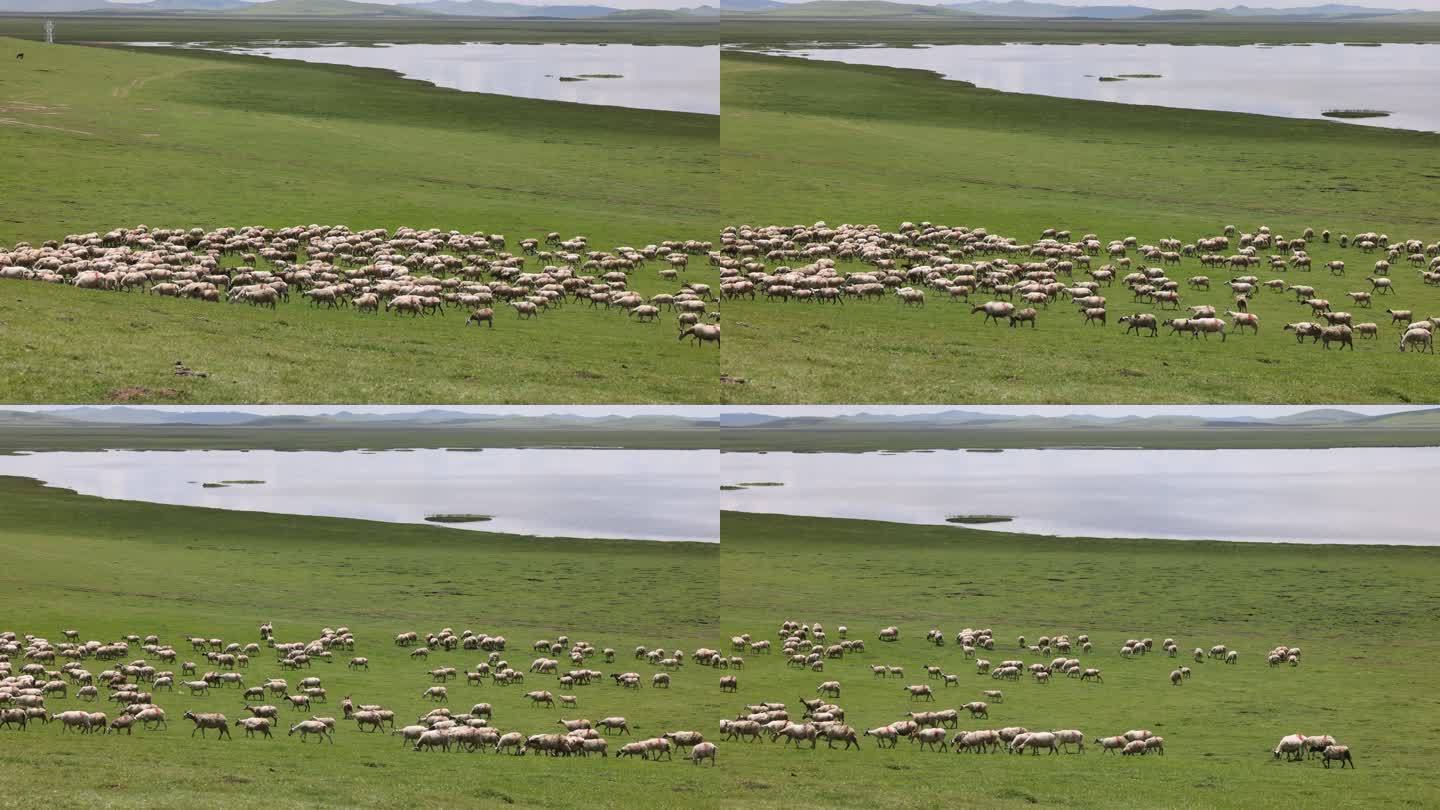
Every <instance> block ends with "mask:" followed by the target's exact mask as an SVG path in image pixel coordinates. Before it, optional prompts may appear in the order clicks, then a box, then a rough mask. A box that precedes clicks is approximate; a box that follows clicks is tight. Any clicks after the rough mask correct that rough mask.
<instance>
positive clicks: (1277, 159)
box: [721, 53, 1440, 404]
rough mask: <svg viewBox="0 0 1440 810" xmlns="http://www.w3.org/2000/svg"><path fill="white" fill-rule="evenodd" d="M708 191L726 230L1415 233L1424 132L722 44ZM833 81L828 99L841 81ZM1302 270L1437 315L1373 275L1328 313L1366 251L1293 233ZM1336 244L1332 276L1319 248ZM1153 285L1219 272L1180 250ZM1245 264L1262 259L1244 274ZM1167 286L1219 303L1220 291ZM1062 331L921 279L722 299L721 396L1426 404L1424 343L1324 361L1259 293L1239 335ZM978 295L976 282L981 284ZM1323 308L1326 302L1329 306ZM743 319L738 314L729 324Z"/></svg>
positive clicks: (1289, 308) (1436, 196) (1430, 209)
mask: <svg viewBox="0 0 1440 810" xmlns="http://www.w3.org/2000/svg"><path fill="white" fill-rule="evenodd" d="M721 75H722V105H723V108H724V111H725V114H724V116H723V122H722V125H721V149H722V154H723V160H724V169H723V172H722V174H723V177H724V181H723V185H722V199H721V205H722V207H723V211H724V217H725V219H726V221H728V222H731V223H737V224H738V223H749V224H753V225H761V224H793V223H813V222H815V221H816V220H822V219H823V220H825V221H827V222H829V223H831V224H838V223H842V222H862V223H871V222H873V223H877V224H879V225H881V226H882V227H885V228H889V229H893V228H895V227H897V226H898V224H899V223H900V222H901V221H903V220H910V221H921V220H931V221H934V222H943V223H947V224H963V225H968V226H970V227H981V226H984V227H987V228H989V229H990V230H991V232H994V233H1001V234H1005V235H1009V236H1016V237H1018V238H1020V239H1026V240H1028V239H1035V238H1038V237H1039V235H1040V233H1041V231H1042V230H1043V229H1044V228H1047V227H1064V228H1071V229H1072V230H1073V232H1074V233H1076V234H1083V233H1087V232H1094V233H1097V234H1099V235H1100V236H1101V237H1102V238H1104V239H1110V238H1119V237H1123V236H1129V235H1135V236H1137V237H1138V238H1139V239H1140V240H1141V241H1142V242H1153V241H1155V240H1158V239H1160V238H1163V237H1166V236H1177V237H1181V238H1184V239H1187V240H1192V239H1194V238H1195V237H1197V236H1201V235H1208V234H1212V233H1217V232H1219V229H1220V228H1222V227H1223V226H1225V225H1227V224H1235V225H1237V226H1239V227H1241V228H1256V227H1259V226H1260V225H1262V224H1266V225H1269V226H1270V227H1271V228H1273V229H1274V230H1275V231H1276V232H1277V233H1281V234H1287V235H1295V234H1298V233H1300V232H1301V231H1302V230H1303V229H1304V228H1306V227H1313V228H1315V229H1316V231H1317V232H1319V231H1320V230H1321V229H1323V228H1329V229H1331V230H1333V231H1334V232H1335V233H1336V234H1339V233H1344V232H1351V233H1355V232H1360V231H1363V230H1377V231H1382V232H1386V233H1389V234H1390V235H1391V236H1392V238H1408V237H1414V238H1424V239H1426V241H1427V242H1430V241H1433V240H1434V238H1435V234H1436V233H1437V230H1440V217H1437V216H1436V214H1435V212H1436V211H1437V210H1440V186H1437V185H1436V184H1435V183H1434V179H1435V177H1436V176H1440V175H1437V174H1436V172H1435V171H1434V170H1433V167H1431V163H1432V162H1433V161H1432V160H1431V155H1433V154H1434V152H1435V150H1436V148H1437V147H1440V135H1433V134H1423V133H1413V132H1401V131H1390V130H1381V129H1375V128H1371V127H1358V126H1354V125H1348V124H1341V123H1332V122H1325V121H1303V120H1293V119H1281V118H1269V117H1262V116H1252V115H1240V114H1228V113H1216V112H1203V111H1190V110H1179V109H1165V108H1156V107H1140V106H1128V105H1118V104H1108V103H1099V102H1089V101H1073V100H1066V99H1059V98H1046V97H1041V96H1033V95H1020V94H1008V93H1000V92H995V91H989V90H983V89H977V88H974V87H971V86H967V85H966V84H964V83H962V82H954V81H945V80H942V79H940V78H938V77H937V76H935V75H934V74H931V73H927V72H921V71H902V70H895V69H888V68H873V67H863V66H849V65H841V64H836V63H822V62H811V61H804V60H799V59H789V58H779V57H773V56H760V55H751V54H740V53H726V54H724V55H723V57H722V59H721ZM841 88H843V92H840V89H841ZM1310 252H1311V254H1312V256H1313V257H1314V260H1315V267H1316V272H1311V273H1304V272H1294V271H1292V272H1289V273H1288V274H1286V276H1287V277H1288V279H1289V280H1290V281H1291V282H1292V283H1296V284H1310V285H1312V286H1315V287H1316V288H1317V290H1318V291H1319V292H1320V293H1321V294H1322V296H1323V297H1327V298H1329V299H1331V300H1332V301H1336V302H1340V304H1343V305H1345V309H1346V310H1347V311H1351V312H1354V313H1356V315H1357V317H1356V320H1357V322H1358V321H1364V320H1375V321H1380V322H1382V323H1383V322H1384V321H1385V320H1386V319H1387V316H1386V315H1385V313H1384V311H1383V310H1384V308H1385V307H1394V308H1397V309H1402V308H1403V309H1414V310H1416V311H1417V317H1419V315H1418V313H1429V312H1440V288H1435V287H1425V286H1423V285H1422V284H1421V282H1420V279H1419V278H1418V275H1417V274H1416V273H1415V272H1414V271H1413V270H1411V269H1410V268H1409V267H1408V266H1406V267H1403V268H1396V269H1395V271H1394V272H1393V273H1392V275H1393V276H1394V278H1395V289H1396V295H1394V296H1384V297H1377V298H1376V301H1377V304H1376V306H1375V309H1373V310H1366V309H1363V308H1361V309H1355V308H1352V307H1351V306H1349V302H1348V300H1347V299H1346V298H1345V293H1346V292H1348V291H1351V290H1360V289H1362V288H1364V287H1367V286H1368V284H1367V282H1365V280H1364V275H1363V274H1364V273H1366V272H1367V271H1368V270H1369V269H1370V267H1371V264H1372V263H1373V261H1374V260H1375V259H1376V258H1383V257H1380V256H1375V255H1364V254H1361V253H1359V252H1358V251H1355V250H1353V249H1351V250H1346V251H1341V250H1340V249H1339V248H1338V246H1336V245H1329V246H1326V245H1323V244H1319V243H1318V242H1317V243H1316V244H1313V245H1311V248H1310ZM1334 258H1343V259H1344V260H1346V262H1347V265H1348V269H1347V272H1348V275H1347V276H1346V277H1345V278H1331V277H1329V275H1328V274H1327V273H1326V272H1325V271H1324V262H1326V261H1329V260H1330V259H1334ZM1170 272H1171V275H1172V277H1174V278H1178V279H1183V278H1188V277H1189V276H1191V275H1198V274H1201V273H1205V274H1207V275H1210V276H1211V277H1212V278H1214V279H1215V280H1216V281H1217V282H1219V281H1222V280H1224V279H1226V278H1229V277H1230V276H1229V274H1228V273H1227V272H1226V271H1223V270H1205V269H1202V268H1201V267H1200V265H1199V264H1198V262H1196V261H1195V260H1187V261H1186V262H1185V263H1184V264H1183V265H1182V266H1181V267H1180V269H1178V270H1176V269H1173V268H1172V269H1171V271H1170ZM1256 272H1257V274H1258V275H1260V276H1261V277H1262V278H1271V277H1274V276H1275V275H1277V274H1273V273H1271V272H1270V271H1268V270H1267V269H1265V268H1260V269H1258V270H1257V271H1256ZM1216 289H1217V291H1216V292H1213V293H1190V292H1186V293H1184V298H1185V300H1184V303H1185V304H1186V305H1190V304H1202V303H1210V304H1216V305H1218V308H1219V309H1221V310H1225V309H1231V308H1232V306H1231V304H1230V297H1229V296H1228V295H1227V294H1225V290H1224V288H1223V287H1217V288H1216ZM1102 294H1103V295H1106V296H1107V297H1109V298H1110V300H1111V303H1110V305H1109V309H1110V311H1111V313H1112V314H1111V325H1110V326H1109V327H1107V328H1105V329H1100V328H1097V327H1093V326H1092V327H1089V328H1086V327H1084V326H1082V323H1081V319H1080V318H1079V317H1078V316H1077V315H1076V314H1075V313H1074V311H1073V309H1072V308H1071V307H1069V306H1052V307H1051V308H1050V309H1048V310H1044V311H1042V312H1041V314H1040V322H1039V328H1037V329H1035V330H1029V329H1023V330H1021V329H1014V330H1012V329H1006V328H1004V327H999V328H990V327H988V326H982V325H981V324H980V322H979V316H975V317H974V318H972V317H971V316H970V315H969V310H968V307H965V305H964V304H961V303H953V304H952V303H947V302H945V301H943V300H936V299H935V296H934V295H932V296H931V299H932V300H931V301H929V302H928V305H927V306H926V307H925V308H923V309H921V308H910V307H902V306H901V305H900V304H899V303H898V301H896V300H895V299H894V298H893V297H892V298H889V299H887V300H885V301H883V302H878V303H871V304H860V305H855V304H853V303H852V304H851V305H847V306H845V307H844V308H843V309H842V308H839V307H824V306H815V305H801V304H793V303H792V304H775V303H764V302H757V303H751V302H748V301H738V302H726V304H725V310H726V316H725V319H726V322H727V323H728V324H730V329H729V330H728V332H727V334H726V338H727V339H726V344H725V345H726V348H725V349H724V351H723V352H722V367H721V372H722V373H723V374H725V375H727V376H728V377H730V378H732V379H736V380H743V381H744V382H743V383H740V382H735V383H733V384H729V385H726V386H724V395H725V397H726V398H727V399H728V400H729V401H731V402H756V403H764V402H910V403H926V402H950V403H954V402H988V403H996V404H1006V403H1022V402H1026V403H1033V402H1056V403H1080V402H1107V403H1126V402H1356V403H1360V402H1431V401H1434V396H1435V394H1434V386H1433V384H1432V383H1431V378H1432V377H1433V372H1434V369H1435V366H1434V363H1433V358H1431V357H1430V356H1428V355H1427V356H1425V357H1423V358H1420V357H1416V356H1413V355H1411V356H1406V355H1401V354H1400V353H1398V352H1397V351H1396V350H1395V349H1396V341H1397V339H1398V334H1397V333H1396V332H1395V331H1394V330H1391V329H1386V328H1385V327H1384V326H1382V331H1381V338H1380V339H1379V340H1378V341H1375V342H1363V341H1357V347H1356V351H1354V352H1353V353H1352V352H1349V351H1346V352H1345V353H1344V355H1343V356H1341V355H1340V354H1338V353H1337V352H1335V351H1330V352H1328V353H1327V352H1323V351H1321V350H1320V348H1319V347H1318V346H1314V347H1312V346H1310V345H1309V344H1308V343H1307V344H1306V345H1303V346H1298V345H1296V343H1295V340H1294V338H1293V337H1287V336H1286V335H1285V334H1284V333H1282V332H1281V330H1280V327H1281V326H1283V324H1285V323H1286V322H1289V321H1296V320H1304V319H1306V318H1307V317H1308V312H1307V311H1305V310H1303V309H1302V308H1301V307H1300V306H1299V305H1298V304H1296V303H1295V299H1294V296H1293V295H1288V296H1287V295H1276V294H1272V293H1270V292H1268V291H1264V290H1262V291H1261V292H1260V293H1259V294H1258V295H1256V297H1255V300H1254V302H1253V305H1252V307H1251V311H1253V312H1255V313H1256V314H1258V315H1259V317H1260V320H1261V331H1260V334H1259V336H1258V337H1252V336H1250V335H1246V336H1244V337H1239V336H1235V335H1232V336H1231V337H1230V339H1229V340H1228V341H1227V342H1226V343H1224V344H1221V343H1219V342H1218V341H1215V340H1210V341H1208V342H1207V341H1190V340H1188V339H1184V338H1178V339H1177V338H1169V339H1167V338H1165V337H1164V336H1163V333H1162V337H1161V338H1160V339H1155V340H1152V339H1148V338H1139V337H1135V336H1133V335H1132V336H1130V337H1128V338H1127V337H1126V336H1124V335H1123V330H1122V329H1121V328H1119V327H1117V325H1116V324H1115V323H1114V321H1115V319H1116V318H1117V317H1118V316H1119V315H1120V314H1124V313H1126V312H1132V311H1156V310H1154V309H1153V307H1151V306H1150V305H1148V304H1135V305H1132V304H1130V303H1129V296H1128V295H1126V294H1125V293H1124V291H1123V288H1121V287H1119V286H1118V285H1117V286H1116V287H1112V288H1109V289H1106V290H1102ZM982 300H983V299H982ZM1337 306H1338V304H1337ZM742 322H743V324H744V326H741V325H740V324H741V323H742Z"/></svg>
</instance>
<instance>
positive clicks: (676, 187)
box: [0, 39, 719, 403]
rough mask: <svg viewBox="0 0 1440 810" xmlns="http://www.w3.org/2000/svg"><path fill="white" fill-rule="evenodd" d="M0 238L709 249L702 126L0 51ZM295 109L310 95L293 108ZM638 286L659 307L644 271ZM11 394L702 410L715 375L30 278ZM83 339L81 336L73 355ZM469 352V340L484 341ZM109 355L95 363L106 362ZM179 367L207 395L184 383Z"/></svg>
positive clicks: (197, 56) (566, 331) (618, 341)
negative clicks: (576, 242)
mask: <svg viewBox="0 0 1440 810" xmlns="http://www.w3.org/2000/svg"><path fill="white" fill-rule="evenodd" d="M12 50H14V51H18V50H28V51H29V53H28V55H27V58H26V60H25V61H23V62H18V61H14V60H8V59H7V60H6V63H5V65H6V66H5V70H4V71H3V73H0V174H3V175H4V176H5V177H7V178H11V179H12V181H13V180H21V179H22V178H23V181H22V182H11V183H9V184H8V185H7V188H6V193H5V195H4V199H3V200H0V244H7V245H8V244H11V243H13V242H16V241H19V240H30V241H33V242H35V243H39V242H40V241H42V240H46V239H58V238H61V237H63V236H64V235H66V234H68V233H84V232H87V231H92V230H99V231H105V230H108V229H110V228H112V227H117V226H122V225H135V224H139V223H141V222H144V223H146V224H149V225H151V226H153V227H162V226H165V227H204V228H211V227H220V226H224V225H244V224H264V225H271V226H283V225H294V224H300V223H305V224H308V223H312V222H320V223H341V224H346V225H349V226H351V227H353V228H356V229H359V228H365V227H387V228H394V227H397V226H399V225H412V226H415V227H431V226H435V227H441V228H445V229H451V228H454V229H458V230H461V231H465V232H470V231H474V230H485V231H487V232H499V233H505V234H506V235H507V236H508V237H509V238H510V240H511V244H512V245H514V244H516V243H518V240H519V239H520V238H522V237H523V236H527V235H543V234H544V233H546V232H548V231H550V230H561V231H564V232H566V233H567V234H569V233H583V234H585V235H587V236H589V237H590V239H591V244H592V245H594V246H596V247H599V248H602V249H608V248H611V247H614V246H616V245H620V244H627V243H632V244H633V243H638V244H641V245H644V244H648V243H653V242H658V241H660V240H662V239H666V238H704V235H708V234H711V233H713V232H714V230H715V223H716V216H715V214H716V209H715V199H714V195H713V194H712V193H711V189H712V188H713V185H714V180H715V178H716V177H717V157H716V142H717V133H718V126H719V125H718V121H717V118H716V117H715V116H704V115H688V114H679V113H664V112H650V111H642V110H628V109H621V108H612V107H594V106H585V105H576V104H564V103H553V102H543V101H533V100H527V99H520V98H512V97H504V96H492V95H481V94H472V93H461V92H458V91H451V90H443V89H438V88H435V87H432V86H429V85H425V84H422V83H419V82H413V81H407V80H403V79H400V78H397V77H395V76H394V75H392V74H390V73H386V72H382V71H375V70H361V69H348V68H343V67H332V66H319V65H307V64H300V63H291V62H279V61H271V60H265V59H261V58H254V57H239V56H229V55H216V54H202V53H196V52H181V53H175V52H166V53H160V52H153V51H143V52H141V51H127V50H121V49H105V48H91V47H72V46H54V47H45V48H42V49H37V48H35V47H34V44H33V43H22V42H20V41H17V40H13V39H0V52H8V51H12ZM298 99H303V102H299V101H297V100H298ZM632 286H633V287H634V288H636V289H638V290H640V291H641V292H643V293H646V294H649V293H654V292H659V291H661V289H668V288H669V287H671V286H673V284H670V283H662V282H661V281H660V280H659V279H658V277H656V276H655V274H654V271H653V270H651V271H648V272H640V273H637V274H636V276H635V279H634V281H633V283H632ZM5 290H6V292H5V294H4V296H3V298H0V301H3V303H0V322H3V326H0V334H3V336H4V338H3V341H0V345H3V348H0V366H3V367H4V368H5V369H6V370H7V374H6V375H5V379H4V381H3V382H0V401H6V402H95V401H103V400H106V399H107V398H109V399H115V398H117V397H120V398H123V397H125V396H127V394H126V393H125V392H126V389H143V390H142V392H141V396H140V399H139V400H138V401H179V402H190V403H203V402H249V403H260V402H307V403H309V402H482V401H483V402H529V403H551V402H695V401H714V400H715V399H716V398H717V396H718V395H717V393H716V391H715V382H714V378H715V359H714V355H713V354H708V355H707V354H705V353H703V352H700V351H699V350H697V349H693V348H692V347H689V346H685V345H682V344H680V343H678V342H677V341H676V340H675V338H674V335H673V333H671V332H669V331H668V329H666V328H664V327H661V326H655V325H653V324H652V325H645V326H642V325H639V324H636V323H633V322H630V323H627V322H626V320H625V319H624V318H621V317H616V318H607V317H600V316H598V313H596V312H593V311H589V312H582V311H581V309H580V308H579V307H572V308H569V309H566V310H561V311H558V312H554V313H550V314H548V315H547V316H545V317H544V318H542V319H540V320H539V321H536V322H534V323H525V324H522V323H519V322H518V321H517V320H516V319H515V318H514V317H513V316H511V317H509V318H507V317H504V316H505V315H506V313H501V317H499V318H498V319H497V320H498V323H497V324H496V327H495V328H494V329H493V330H489V329H483V330H470V331H468V332H467V331H466V330H464V329H462V328H461V319H459V318H454V317H447V318H417V319H409V318H406V319H405V322H404V323H402V322H400V320H399V319H394V318H384V317H381V318H364V317H360V316H358V315H357V314H356V313H354V312H351V311H344V312H341V311H329V312H312V311H307V307H306V306H305V305H303V304H300V303H298V302H297V303H291V304H288V305H283V306H282V309H281V311H280V312H279V313H275V312H270V311H266V312H259V311H255V310H251V309H249V308H248V307H243V306H231V307H226V306H218V307H217V306H206V305H201V304H197V303H195V302H181V301H177V300H155V299H153V298H150V299H146V298H142V297H140V296H135V295H131V296H125V295H104V294H100V295H97V294H94V293H92V292H87V291H79V290H75V289H71V288H55V287H48V286H43V285H39V284H27V283H24V282H11V283H7V284H6V287H5ZM76 330H83V334H84V340H77V339H76ZM477 331H479V332H483V334H476V332H477ZM97 347H103V350H97ZM176 360H182V361H183V362H184V363H185V364H186V365H188V366H189V367H190V368H193V369H196V370H199V371H204V372H207V373H209V375H210V376H209V377H208V378H195V377H185V378H181V377H175V376H174V375H173V374H172V373H171V370H170V366H171V365H172V364H173V363H174V362H175V361H176Z"/></svg>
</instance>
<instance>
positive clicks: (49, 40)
mask: <svg viewBox="0 0 1440 810" xmlns="http://www.w3.org/2000/svg"><path fill="white" fill-rule="evenodd" d="M45 44H46V45H54V44H55V21H54V20H46V21H45Z"/></svg>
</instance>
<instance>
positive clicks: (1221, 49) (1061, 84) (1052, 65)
mask: <svg viewBox="0 0 1440 810" xmlns="http://www.w3.org/2000/svg"><path fill="white" fill-rule="evenodd" d="M769 53H774V54H777V55H781V56H801V57H804V58H806V59H821V60H832V61H836V62H848V63H851V64H859V65H881V66H887V67H898V68H916V69H920V70H929V71H934V72H936V73H939V74H940V75H942V76H944V77H945V78H947V79H957V80H962V81H968V82H973V83H974V84H976V85H978V86H980V87H985V88H990V89H993V90H1004V91H1006V92H1011V93H1032V94H1036V95H1044V96H1059V97H1062V98H1076V99H1088V100H1092V101H1114V102H1120V103H1124V104H1147V105H1155V106H1161V107H1184V108H1191V109H1197V110H1227V111H1232V112H1243V113H1257V114H1261V115H1277V116H1284V117H1287V118H1324V120H1327V121H1332V120H1333V121H1341V122H1343V123H1351V124H1366V125H1370V126H1377V127H1391V128H1396V129H1414V130H1424V131H1429V132H1435V131H1440V103H1437V102H1440V45H1435V44H1424V45H1418V44H1386V45H1382V46H1380V47H1352V46H1347V45H1336V44H1314V45H1299V46H1297V45H1284V46H1267V45H1248V46H1239V47H1229V46H1220V45H1098V44H1092V45H1023V44H1010V45H932V46H926V47H920V48H884V47H861V48H823V49H820V48H817V49H799V50H783V51H769ZM1126 74H1129V75H1131V76H1139V75H1145V74H1153V75H1156V76H1158V77H1159V78H1127V79H1123V80H1121V81H1100V77H1102V76H1103V77H1109V78H1111V79H1116V78H1120V77H1122V76H1124V75H1126ZM1339 109H1363V110H1384V111H1388V112H1389V113H1390V115H1389V116H1388V117H1384V118H1350V119H1334V118H1326V117H1324V116H1323V115H1322V114H1323V113H1324V112H1325V111H1327V110H1339Z"/></svg>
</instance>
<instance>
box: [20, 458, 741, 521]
mask: <svg viewBox="0 0 1440 810" xmlns="http://www.w3.org/2000/svg"><path fill="white" fill-rule="evenodd" d="M718 462H719V454H718V453H717V452H715V451H707V450H698V451H697V450H590V449H584V450H575V449H563V450H562V449H523V450H522V449H486V450H484V451H481V452H447V451H445V450H410V451H383V452H365V451H353V452H339V453H326V452H293V453H282V452H278V451H273V450H251V451H233V450H188V451H181V452H141V451H128V450H112V451H107V452H98V453H97V452H88V453H70V452H57V453H36V454H34V455H22V456H0V475H17V476H27V477H30V478H38V479H40V480H41V481H45V482H47V483H50V484H53V485H55V486H60V487H65V488H67V489H73V490H76V491H77V492H80V493H83V494H86V495H98V496H100V497H104V498H117V499H124V500H135V501H152V502H155V503H166V504H181V505H187V506H209V507H216V508H220V509H239V510H246V511H256V512H275V513H281V514H294V515H328V516H332V517H347V518H364V519H366V520H379V521H386V522H391V523H424V522H426V521H425V518H426V516H427V515H436V514H470V515H474V514H484V515H492V516H494V519H493V520H491V521H488V522H483V523H448V524H443V525H446V526H449V527H451V528H457V529H472V530H476V531H488V532H504V533H507V534H525V535H535V536H546V537H601V538H630V539H638V540H698V541H708V542H715V541H718V540H719V537H720V518H719V514H718V512H717V509H718V498H717V490H716V483H715V482H716V480H717V477H718V475H719V471H718ZM227 480H229V481H234V480H257V481H263V482H264V483H262V484H233V485H230V486H226V487H223V488H205V487H204V486H202V484H205V483H218V482H220V481H227ZM434 525H441V524H434Z"/></svg>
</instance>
